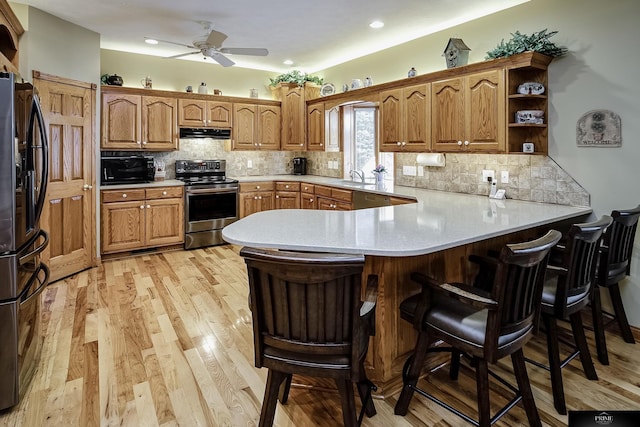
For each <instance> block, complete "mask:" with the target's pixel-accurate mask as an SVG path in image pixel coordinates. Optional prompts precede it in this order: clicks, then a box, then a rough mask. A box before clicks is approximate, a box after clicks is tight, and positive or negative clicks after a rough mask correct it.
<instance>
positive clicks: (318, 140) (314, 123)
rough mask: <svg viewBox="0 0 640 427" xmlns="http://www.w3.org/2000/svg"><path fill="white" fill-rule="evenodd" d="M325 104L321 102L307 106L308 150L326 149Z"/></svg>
mask: <svg viewBox="0 0 640 427" xmlns="http://www.w3.org/2000/svg"><path fill="white" fill-rule="evenodd" d="M324 114H325V112H324V104H323V103H321V102H319V103H316V104H312V105H309V106H308V107H307V150H308V151H324V149H325V116H324Z"/></svg>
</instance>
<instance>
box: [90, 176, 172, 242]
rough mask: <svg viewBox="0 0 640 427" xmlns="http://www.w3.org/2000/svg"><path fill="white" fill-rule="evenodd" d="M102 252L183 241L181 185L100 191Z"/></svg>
mask: <svg viewBox="0 0 640 427" xmlns="http://www.w3.org/2000/svg"><path fill="white" fill-rule="evenodd" d="M101 195H102V209H101V230H102V233H101V236H102V253H103V254H110V253H115V252H122V251H131V250H137V249H146V248H152V247H158V246H166V245H173V244H180V243H183V242H184V195H183V188H182V187H154V188H135V189H128V190H103V191H102V192H101Z"/></svg>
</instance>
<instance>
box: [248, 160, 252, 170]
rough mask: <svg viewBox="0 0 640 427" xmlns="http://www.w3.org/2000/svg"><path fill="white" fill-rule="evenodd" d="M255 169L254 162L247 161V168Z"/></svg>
mask: <svg viewBox="0 0 640 427" xmlns="http://www.w3.org/2000/svg"><path fill="white" fill-rule="evenodd" d="M252 167H253V160H247V168H249V169H251V168H252Z"/></svg>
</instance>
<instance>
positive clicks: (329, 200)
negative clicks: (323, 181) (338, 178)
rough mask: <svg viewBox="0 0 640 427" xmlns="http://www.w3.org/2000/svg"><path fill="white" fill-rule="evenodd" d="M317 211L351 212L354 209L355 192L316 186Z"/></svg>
mask: <svg viewBox="0 0 640 427" xmlns="http://www.w3.org/2000/svg"><path fill="white" fill-rule="evenodd" d="M315 194H316V202H317V209H324V210H338V211H350V210H351V209H353V192H352V191H351V190H343V189H340V188H334V187H326V186H324V185H316V186H315Z"/></svg>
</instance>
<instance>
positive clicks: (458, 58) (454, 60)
mask: <svg viewBox="0 0 640 427" xmlns="http://www.w3.org/2000/svg"><path fill="white" fill-rule="evenodd" d="M470 50H471V49H469V46H467V45H466V44H464V42H463V41H462V39H449V43H447V47H446V49H445V50H444V53H443V54H442V56H444V58H445V60H446V61H447V68H453V67H458V66H460V65H467V62H468V61H469V51H470Z"/></svg>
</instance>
